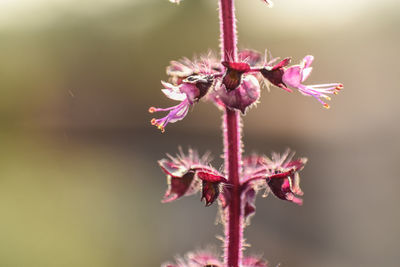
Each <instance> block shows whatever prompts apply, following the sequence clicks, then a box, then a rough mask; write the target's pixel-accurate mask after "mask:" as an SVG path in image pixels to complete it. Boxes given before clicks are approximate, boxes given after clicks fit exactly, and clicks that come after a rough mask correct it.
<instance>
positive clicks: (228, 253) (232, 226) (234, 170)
mask: <svg viewBox="0 0 400 267" xmlns="http://www.w3.org/2000/svg"><path fill="white" fill-rule="evenodd" d="M219 5H220V6H219V7H220V29H221V51H222V61H228V62H229V61H236V59H237V51H236V50H237V48H236V20H235V10H234V1H233V0H220V1H219ZM223 129H224V132H223V135H224V152H225V171H226V173H227V174H228V180H229V184H230V185H231V202H230V204H229V206H228V207H227V210H226V212H225V216H226V217H225V221H226V223H225V263H226V265H227V266H228V267H239V266H240V264H241V259H242V243H243V203H242V199H241V189H240V188H241V187H240V177H239V175H240V170H241V153H242V152H241V147H242V146H241V145H242V144H241V136H240V114H239V112H238V111H236V110H230V109H228V108H226V109H225V113H224V128H223Z"/></svg>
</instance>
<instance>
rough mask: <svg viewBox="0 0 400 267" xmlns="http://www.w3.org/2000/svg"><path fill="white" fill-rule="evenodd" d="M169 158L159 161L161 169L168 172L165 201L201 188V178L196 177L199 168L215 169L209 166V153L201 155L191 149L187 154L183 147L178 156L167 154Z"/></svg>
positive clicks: (192, 192)
mask: <svg viewBox="0 0 400 267" xmlns="http://www.w3.org/2000/svg"><path fill="white" fill-rule="evenodd" d="M167 156H168V158H166V159H162V160H160V161H158V164H159V165H160V167H161V169H162V170H163V171H164V173H165V174H167V182H168V189H167V191H166V193H165V196H164V199H163V202H164V203H165V202H171V201H173V200H175V199H178V198H180V197H182V196H188V195H192V194H195V193H196V192H197V191H198V190H199V189H200V180H198V179H197V178H196V177H195V174H196V172H197V171H198V170H208V171H209V172H212V171H214V169H212V168H211V167H209V166H208V164H209V162H210V159H209V155H208V154H205V155H203V156H202V157H199V154H198V153H197V152H196V151H194V150H192V149H189V152H188V154H187V155H185V154H184V153H183V152H182V150H181V149H179V154H178V155H177V156H176V157H172V156H171V155H167Z"/></svg>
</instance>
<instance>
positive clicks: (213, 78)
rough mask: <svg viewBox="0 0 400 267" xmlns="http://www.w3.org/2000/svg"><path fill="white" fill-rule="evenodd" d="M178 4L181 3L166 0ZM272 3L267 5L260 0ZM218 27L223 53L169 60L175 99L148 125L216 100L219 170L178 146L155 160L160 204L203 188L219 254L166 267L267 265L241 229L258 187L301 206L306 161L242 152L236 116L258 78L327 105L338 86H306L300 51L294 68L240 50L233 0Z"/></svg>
mask: <svg viewBox="0 0 400 267" xmlns="http://www.w3.org/2000/svg"><path fill="white" fill-rule="evenodd" d="M170 2H173V3H177V4H179V3H180V1H179V0H170ZM263 2H265V3H266V4H267V5H269V6H270V7H271V6H272V2H271V1H269V0H263ZM219 16H220V28H221V38H220V39H221V55H222V58H221V59H218V58H217V57H216V56H215V55H214V54H212V53H209V54H207V55H204V56H201V57H199V58H195V59H193V60H190V59H187V58H183V59H181V60H178V61H171V63H170V65H169V66H168V67H167V75H168V76H169V81H168V82H164V81H162V82H161V83H162V85H163V89H162V90H161V91H162V92H163V93H164V94H165V95H166V96H167V97H168V98H169V99H171V100H174V101H179V104H177V105H174V106H171V107H168V108H156V107H150V108H149V112H150V113H154V112H166V115H165V116H164V117H161V118H158V119H155V118H154V119H152V120H151V123H152V124H153V125H155V126H157V127H158V128H159V129H160V130H161V131H162V132H164V131H165V127H166V126H167V125H168V124H169V123H174V122H177V121H180V120H182V119H183V118H184V117H185V116H186V114H187V113H188V111H189V109H190V108H191V106H193V105H195V104H197V103H198V102H199V101H200V100H206V101H210V102H212V103H214V104H215V105H216V106H217V107H218V108H219V109H220V110H221V111H222V112H223V113H224V117H223V138H224V161H225V163H224V170H223V171H218V170H216V169H215V168H213V167H212V166H211V165H210V161H211V160H210V157H209V155H208V154H205V155H203V156H199V154H198V153H197V152H196V151H194V150H192V149H189V151H188V152H187V153H184V152H183V150H182V149H180V151H179V154H178V155H177V156H175V157H173V156H171V155H168V156H167V158H165V159H162V160H160V161H159V162H158V163H159V165H160V167H161V169H162V171H163V172H164V173H165V174H166V176H167V183H168V189H167V191H166V193H165V196H164V199H163V202H171V201H174V200H176V199H179V198H181V197H183V196H188V195H192V194H195V193H197V192H199V191H201V200H204V202H205V205H206V206H210V205H212V204H213V203H215V202H217V203H218V205H219V206H220V210H221V212H220V216H221V220H220V221H221V222H222V224H223V225H224V227H225V231H224V233H225V237H224V246H223V247H224V254H223V256H222V257H221V256H218V255H217V254H215V252H212V251H207V250H205V251H198V252H195V253H188V254H187V255H186V256H185V257H183V258H177V259H176V263H174V264H173V263H165V264H164V265H163V266H165V267H188V266H190V267H192V266H196V267H197V266H198V267H211V266H213V267H222V266H227V267H238V266H247V267H263V266H267V262H266V261H265V260H263V259H261V258H259V257H255V256H243V230H244V227H245V226H247V225H249V222H250V218H251V216H253V215H254V214H255V211H256V206H255V199H256V195H257V193H258V192H259V191H261V190H263V191H266V192H271V193H272V194H273V195H274V196H276V197H277V198H278V199H282V200H286V201H289V202H292V203H295V204H298V205H302V204H303V200H302V199H301V198H300V197H301V196H302V195H303V192H302V190H301V189H300V177H299V172H300V171H301V170H302V169H303V167H304V165H305V163H306V162H307V159H306V158H295V157H294V153H293V152H291V151H290V150H287V151H286V152H284V153H283V154H281V155H280V154H278V153H273V154H272V156H271V158H269V157H267V156H262V155H256V154H253V155H250V156H246V157H242V147H243V144H242V141H241V127H242V125H243V124H242V122H241V116H242V115H244V114H246V112H247V111H248V109H249V108H250V107H252V106H254V105H255V104H256V103H257V102H258V101H259V98H260V87H261V86H260V83H265V84H267V85H269V84H272V85H274V86H276V87H279V88H281V89H284V90H285V91H287V92H293V89H297V90H298V91H299V92H300V93H301V94H303V95H305V96H312V97H313V98H315V99H316V100H317V101H318V102H320V103H321V104H322V105H323V106H324V107H325V108H329V105H328V104H327V103H326V102H325V101H326V100H330V96H329V95H332V94H337V93H338V92H339V91H340V90H341V89H342V88H343V85H342V84H340V83H327V84H317V85H304V84H303V82H305V81H306V80H307V78H308V77H309V76H310V74H311V71H312V67H311V64H312V62H313V60H314V57H313V56H311V55H308V56H305V57H304V58H303V60H302V61H301V62H300V64H298V65H290V63H291V58H289V57H287V58H284V59H283V60H280V59H279V58H272V56H271V54H270V53H269V52H268V53H267V52H266V53H265V56H263V55H262V54H261V53H259V52H257V51H253V50H249V49H245V50H242V51H237V47H236V42H237V39H236V19H235V12H234V0H219Z"/></svg>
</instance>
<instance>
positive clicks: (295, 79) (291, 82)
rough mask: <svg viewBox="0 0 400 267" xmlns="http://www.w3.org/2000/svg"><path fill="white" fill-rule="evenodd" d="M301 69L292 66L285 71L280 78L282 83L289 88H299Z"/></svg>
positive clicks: (297, 66)
mask: <svg viewBox="0 0 400 267" xmlns="http://www.w3.org/2000/svg"><path fill="white" fill-rule="evenodd" d="M301 72H302V68H301V67H300V66H299V65H295V66H292V67H290V68H288V69H287V70H285V73H284V74H283V76H282V81H283V82H284V83H285V84H286V85H287V86H291V87H295V88H297V87H299V85H300V84H301V79H302V75H301Z"/></svg>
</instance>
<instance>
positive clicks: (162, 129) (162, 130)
mask: <svg viewBox="0 0 400 267" xmlns="http://www.w3.org/2000/svg"><path fill="white" fill-rule="evenodd" d="M157 128H158V129H160V131H161V133H164V132H165V129H164V126H162V125H158V126H157Z"/></svg>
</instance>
